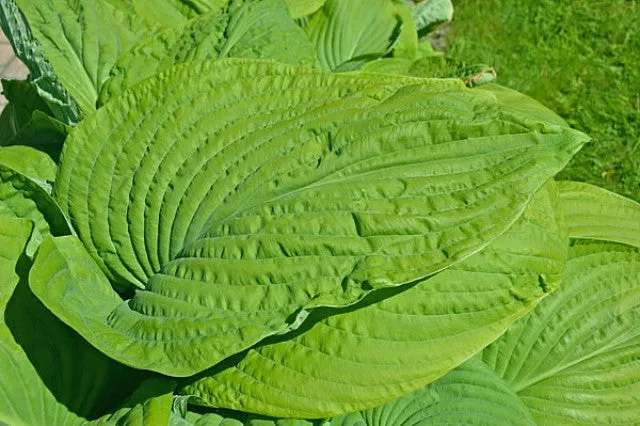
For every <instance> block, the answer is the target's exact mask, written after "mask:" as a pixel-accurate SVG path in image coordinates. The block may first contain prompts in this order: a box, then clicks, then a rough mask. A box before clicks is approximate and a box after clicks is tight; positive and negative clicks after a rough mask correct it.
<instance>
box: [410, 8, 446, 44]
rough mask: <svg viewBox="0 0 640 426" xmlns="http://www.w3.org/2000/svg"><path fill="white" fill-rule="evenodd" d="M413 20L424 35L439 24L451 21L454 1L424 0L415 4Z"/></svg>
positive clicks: (420, 33)
mask: <svg viewBox="0 0 640 426" xmlns="http://www.w3.org/2000/svg"><path fill="white" fill-rule="evenodd" d="M412 14H413V20H414V22H415V25H416V29H417V30H418V34H419V35H420V36H421V37H422V36H424V35H426V34H428V33H430V32H431V31H433V30H435V29H436V27H437V26H439V25H441V24H444V23H445V22H450V21H451V18H453V3H451V0H423V1H421V2H420V3H418V4H417V5H416V6H414V8H413V11H412Z"/></svg>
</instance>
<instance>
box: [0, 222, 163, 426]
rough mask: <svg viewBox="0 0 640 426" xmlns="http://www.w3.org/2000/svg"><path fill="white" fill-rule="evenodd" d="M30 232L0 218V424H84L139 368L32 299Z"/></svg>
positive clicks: (129, 385) (25, 225) (130, 383)
mask: <svg viewBox="0 0 640 426" xmlns="http://www.w3.org/2000/svg"><path fill="white" fill-rule="evenodd" d="M32 229H33V222H32V221H30V220H28V219H21V218H8V217H0V372H1V373H0V374H1V378H2V380H0V423H3V424H9V425H25V426H26V425H51V426H75V425H78V426H80V425H86V424H89V422H88V421H87V420H86V419H92V418H96V417H97V416H98V415H101V414H103V413H104V412H105V411H106V410H107V409H111V408H112V407H113V406H114V405H115V404H116V403H117V401H118V400H119V399H120V398H121V397H123V396H125V395H126V394H127V393H128V392H130V391H131V390H132V389H133V387H134V386H135V385H136V383H137V381H138V380H139V377H140V373H138V372H134V371H132V370H129V369H127V368H125V367H124V366H122V365H119V364H117V363H116V362H114V361H112V360H110V359H108V358H107V357H105V356H104V355H102V354H101V353H100V352H98V351H97V350H96V349H95V348H93V347H91V346H90V345H89V344H87V342H85V341H84V340H83V339H82V338H81V337H80V336H78V335H77V334H76V333H75V332H74V331H73V330H71V329H70V328H69V327H67V326H66V325H64V324H62V323H61V322H60V320H58V319H57V318H56V317H54V316H53V315H52V314H51V313H50V312H49V311H48V310H47V309H46V308H45V307H44V306H42V304H41V303H40V302H39V301H38V300H37V299H36V298H35V297H34V296H33V294H32V293H31V291H30V290H29V287H28V284H27V274H28V271H29V266H30V261H29V260H28V258H27V257H26V256H25V255H24V249H25V246H26V244H27V241H29V239H30V234H31V232H32ZM170 398H171V395H169V406H168V408H167V415H168V409H170V403H171V399H170ZM129 411H131V408H123V409H121V410H119V411H118V413H119V416H118V417H124V416H125V415H127V413H128V412H129ZM147 411H148V410H147ZM118 413H116V414H118ZM115 418H116V416H115V415H107V418H104V419H101V420H97V421H95V422H92V423H91V424H94V423H95V424H105V425H106V424H116V422H115ZM109 419H113V421H111V420H109ZM118 424H122V425H132V426H133V425H135V424H141V423H135V422H129V423H127V422H125V421H122V422H120V423H118ZM147 424H148V425H149V426H151V425H155V424H160V423H147Z"/></svg>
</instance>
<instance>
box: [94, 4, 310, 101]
mask: <svg viewBox="0 0 640 426" xmlns="http://www.w3.org/2000/svg"><path fill="white" fill-rule="evenodd" d="M218 57H222V58H225V57H243V58H265V59H274V60H277V61H280V62H285V63H290V64H294V65H307V66H313V65H315V51H314V48H313V45H312V44H311V42H310V40H309V39H308V37H307V36H306V34H305V32H304V31H303V30H302V29H301V28H300V27H298V26H297V25H296V24H295V22H294V21H293V20H292V19H291V17H290V16H289V13H288V11H287V6H286V4H285V2H284V0H261V1H253V2H247V3H245V4H244V5H241V6H239V7H237V8H236V9H235V10H232V11H230V12H227V11H226V10H225V9H223V8H221V9H219V10H215V11H211V12H209V13H207V14H204V15H202V16H200V17H198V18H195V19H193V20H191V21H190V22H189V23H188V24H187V25H185V26H184V27H181V28H179V29H170V30H166V31H163V32H161V33H159V34H154V35H153V36H151V37H148V38H145V39H144V40H142V41H141V42H140V43H138V44H137V45H136V46H134V47H133V48H132V49H131V50H130V51H129V52H128V53H127V54H125V55H123V56H122V57H121V58H120V60H118V62H117V63H116V65H115V67H114V69H113V70H112V72H111V74H112V75H111V78H110V79H109V80H108V81H107V83H106V84H105V87H104V88H103V91H102V93H101V94H100V102H101V103H105V102H107V101H108V100H109V99H112V98H116V97H117V96H118V95H119V94H121V93H122V92H123V91H124V90H125V89H127V88H130V87H131V86H133V85H135V84H137V83H138V82H140V81H142V80H144V79H145V78H148V77H151V76H153V75H154V74H157V73H159V72H162V71H164V70H166V69H168V68H170V67H171V66H173V65H177V64H181V63H184V62H192V61H202V60H206V59H213V58H218Z"/></svg>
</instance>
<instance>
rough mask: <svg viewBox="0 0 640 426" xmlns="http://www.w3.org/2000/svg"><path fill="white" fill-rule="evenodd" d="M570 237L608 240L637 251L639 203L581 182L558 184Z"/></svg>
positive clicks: (639, 221) (639, 240) (639, 241)
mask: <svg viewBox="0 0 640 426" xmlns="http://www.w3.org/2000/svg"><path fill="white" fill-rule="evenodd" d="M558 184H559V187H560V198H561V200H562V207H563V209H564V214H565V217H566V218H567V226H568V228H569V235H570V236H571V237H573V238H589V239H596V240H608V241H615V242H618V243H624V244H629V245H632V246H635V247H638V248H640V204H638V203H637V202H635V201H633V200H630V199H629V198H625V197H623V196H622V195H618V194H616V193H614V192H610V191H607V190H606V189H602V188H598V187H597V186H593V185H589V184H588V183H582V182H569V181H565V182H558Z"/></svg>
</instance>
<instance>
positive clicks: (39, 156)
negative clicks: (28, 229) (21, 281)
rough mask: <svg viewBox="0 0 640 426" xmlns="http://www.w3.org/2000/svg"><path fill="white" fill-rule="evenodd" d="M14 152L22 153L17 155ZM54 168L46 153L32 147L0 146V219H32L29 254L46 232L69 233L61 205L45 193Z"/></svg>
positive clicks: (31, 253)
mask: <svg viewBox="0 0 640 426" xmlns="http://www.w3.org/2000/svg"><path fill="white" fill-rule="evenodd" d="M17 153H22V155H21V156H20V157H16V156H15V155H16V154H17ZM55 168H56V167H55V164H53V162H52V160H51V159H50V158H49V157H48V156H47V155H46V154H44V153H42V152H39V151H36V150H34V149H32V148H27V147H0V218H2V219H3V220H4V218H5V217H13V218H26V219H30V220H31V221H33V223H34V224H35V229H34V231H33V233H32V238H31V241H30V243H29V245H28V247H27V254H28V255H29V256H31V255H33V254H34V252H35V250H36V248H37V247H38V245H39V244H40V241H42V238H43V237H44V236H45V235H49V234H53V235H67V234H69V233H70V232H71V231H70V229H69V225H68V223H67V221H66V218H65V217H64V215H63V214H62V212H61V211H60V207H59V206H58V204H57V203H56V202H55V201H54V200H53V198H52V197H51V195H49V192H48V191H49V189H50V185H49V183H48V182H47V180H48V179H49V178H51V177H52V176H51V175H52V173H53V172H54V170H55ZM16 169H18V170H20V171H21V172H22V173H20V172H18V171H16ZM23 173H25V174H28V175H29V177H27V176H25V175H24V174H23Z"/></svg>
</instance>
